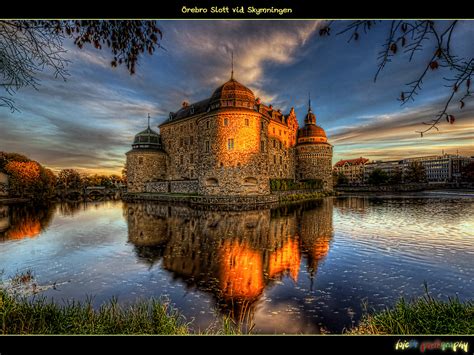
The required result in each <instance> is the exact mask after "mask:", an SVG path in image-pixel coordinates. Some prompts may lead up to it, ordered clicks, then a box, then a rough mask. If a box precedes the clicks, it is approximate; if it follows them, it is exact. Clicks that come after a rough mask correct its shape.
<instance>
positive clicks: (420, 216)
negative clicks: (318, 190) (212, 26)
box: [0, 193, 474, 333]
mask: <svg viewBox="0 0 474 355" xmlns="http://www.w3.org/2000/svg"><path fill="white" fill-rule="evenodd" d="M467 196H468V195H467ZM2 269H3V270H4V273H3V278H4V279H6V278H8V277H11V276H12V275H14V274H15V273H17V272H21V271H26V270H28V269H31V270H33V272H34V275H35V277H36V282H37V283H38V284H40V285H51V284H53V283H56V284H57V285H58V286H57V287H56V289H53V288H50V289H48V290H47V291H45V292H44V293H43V294H44V295H45V296H47V297H50V298H53V299H54V301H55V302H59V303H62V302H65V301H66V300H70V299H78V300H85V299H86V298H87V297H91V296H92V297H93V303H94V305H96V306H98V305H100V304H101V303H102V302H104V301H106V300H108V299H109V298H110V297H112V296H115V297H117V298H118V300H119V302H121V303H123V304H129V303H133V302H134V301H136V300H138V299H146V298H148V297H151V296H153V297H156V298H159V297H165V299H166V300H169V301H170V302H171V303H172V304H173V305H175V306H176V307H177V308H179V310H180V311H181V312H182V313H183V314H184V315H185V316H186V318H187V319H188V320H193V323H192V324H193V327H194V328H195V329H201V330H202V329H206V328H207V327H208V326H209V325H212V324H214V325H216V324H217V319H220V317H219V315H222V314H226V315H230V316H231V317H233V318H234V319H236V320H240V321H243V323H244V324H245V325H247V326H250V325H252V324H254V329H253V331H254V332H260V333H320V332H321V331H329V332H335V333H341V332H342V331H343V329H344V328H348V327H351V325H353V324H357V322H358V320H359V319H360V316H361V314H362V313H363V309H364V307H367V308H368V309H375V310H380V309H383V308H385V307H387V306H391V305H393V304H394V303H395V302H396V300H398V299H399V298H400V297H401V296H404V297H406V298H412V297H415V296H421V295H423V294H424V287H423V283H424V282H425V281H426V282H427V284H428V287H429V291H430V293H431V295H433V296H434V297H437V298H441V299H447V298H448V297H450V296H451V297H452V296H458V297H459V298H460V299H461V300H465V299H469V298H472V295H473V294H474V283H473V281H472V279H473V275H474V199H473V198H472V197H471V198H470V197H466V196H465V195H462V194H461V195H459V196H456V195H446V194H433V193H430V194H422V195H416V196H404V197H403V196H389V197H378V198H368V197H346V198H327V199H325V200H323V201H319V202H313V203H306V204H301V205H296V206H292V207H286V208H279V209H272V210H270V209H268V210H258V211H247V212H211V211H197V210H193V209H190V208H187V207H184V206H171V205H163V204H154V203H128V204H126V203H122V202H120V201H107V202H94V203H87V204H84V203H77V204H57V205H53V206H50V207H49V208H47V207H43V208H36V209H35V208H32V207H27V206H8V207H7V206H0V270H2Z"/></svg>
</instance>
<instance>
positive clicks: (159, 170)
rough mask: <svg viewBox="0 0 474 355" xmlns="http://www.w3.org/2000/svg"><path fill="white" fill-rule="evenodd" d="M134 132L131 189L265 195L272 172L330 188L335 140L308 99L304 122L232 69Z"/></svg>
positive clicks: (277, 176) (129, 156)
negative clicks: (210, 88)
mask: <svg viewBox="0 0 474 355" xmlns="http://www.w3.org/2000/svg"><path fill="white" fill-rule="evenodd" d="M159 128H160V134H158V133H157V132H155V131H153V130H152V129H151V128H150V125H149V124H148V128H147V129H146V130H144V131H142V132H140V133H138V134H137V135H136V136H135V139H134V142H133V144H132V149H131V150H130V151H129V152H127V153H126V156H127V163H126V167H127V189H128V192H131V193H136V192H160V193H190V194H199V195H204V196H211V195H214V196H216V195H223V196H250V195H268V194H270V179H291V180H294V181H308V180H320V181H321V182H322V186H323V188H324V189H325V190H332V145H331V144H329V143H328V140H327V137H326V133H325V132H324V130H323V129H322V128H321V127H319V126H318V125H316V116H315V114H314V113H313V112H312V109H311V102H309V107H308V113H307V114H306V117H305V119H304V126H303V127H302V128H299V126H298V121H297V119H296V115H295V111H294V109H293V108H291V110H290V112H289V113H288V114H287V115H284V114H282V113H281V110H276V109H274V108H273V107H272V105H270V106H266V105H264V104H262V103H261V102H260V99H259V98H255V95H254V93H253V92H252V91H251V90H250V89H249V88H247V87H245V86H244V85H242V84H241V83H239V82H237V81H236V80H235V79H234V78H233V75H232V76H231V79H230V80H229V81H227V82H226V83H224V84H223V85H221V86H220V87H218V88H217V89H216V90H215V91H214V93H213V94H212V96H211V97H210V98H208V99H205V100H202V101H199V102H195V103H193V104H189V103H187V102H183V104H182V107H181V108H180V109H179V110H178V111H177V112H170V114H169V118H168V119H167V120H166V121H164V122H163V123H162V124H161V125H159Z"/></svg>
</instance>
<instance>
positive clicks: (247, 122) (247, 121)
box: [245, 118, 250, 126]
mask: <svg viewBox="0 0 474 355" xmlns="http://www.w3.org/2000/svg"><path fill="white" fill-rule="evenodd" d="M249 124H250V122H249V119H248V118H246V119H245V125H246V126H248V125H249Z"/></svg>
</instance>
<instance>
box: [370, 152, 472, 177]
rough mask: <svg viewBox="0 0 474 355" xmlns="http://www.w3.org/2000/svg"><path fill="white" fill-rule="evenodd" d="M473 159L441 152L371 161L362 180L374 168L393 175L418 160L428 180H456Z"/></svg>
mask: <svg viewBox="0 0 474 355" xmlns="http://www.w3.org/2000/svg"><path fill="white" fill-rule="evenodd" d="M473 160H474V159H473V158H472V157H467V156H460V155H457V154H456V155H454V154H443V155H430V156H424V157H414V158H407V159H402V160H391V161H373V162H370V163H367V164H365V166H364V181H365V182H367V180H368V178H369V176H370V174H371V173H372V172H373V171H374V170H375V169H380V170H382V171H384V172H386V173H387V174H388V175H393V174H395V173H396V172H397V171H401V172H402V173H403V174H404V173H405V172H406V171H407V169H408V167H409V165H410V164H412V163H414V162H418V163H420V164H421V165H422V166H423V167H424V168H425V172H426V179H427V181H428V182H433V183H435V182H457V181H459V180H460V178H461V173H462V170H463V168H464V167H465V166H466V165H468V164H469V163H470V162H471V161H473Z"/></svg>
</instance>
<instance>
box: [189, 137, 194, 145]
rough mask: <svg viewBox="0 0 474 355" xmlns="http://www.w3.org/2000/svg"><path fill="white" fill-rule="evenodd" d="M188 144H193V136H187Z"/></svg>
mask: <svg viewBox="0 0 474 355" xmlns="http://www.w3.org/2000/svg"><path fill="white" fill-rule="evenodd" d="M189 144H190V145H193V144H194V137H193V136H191V137H189Z"/></svg>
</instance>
